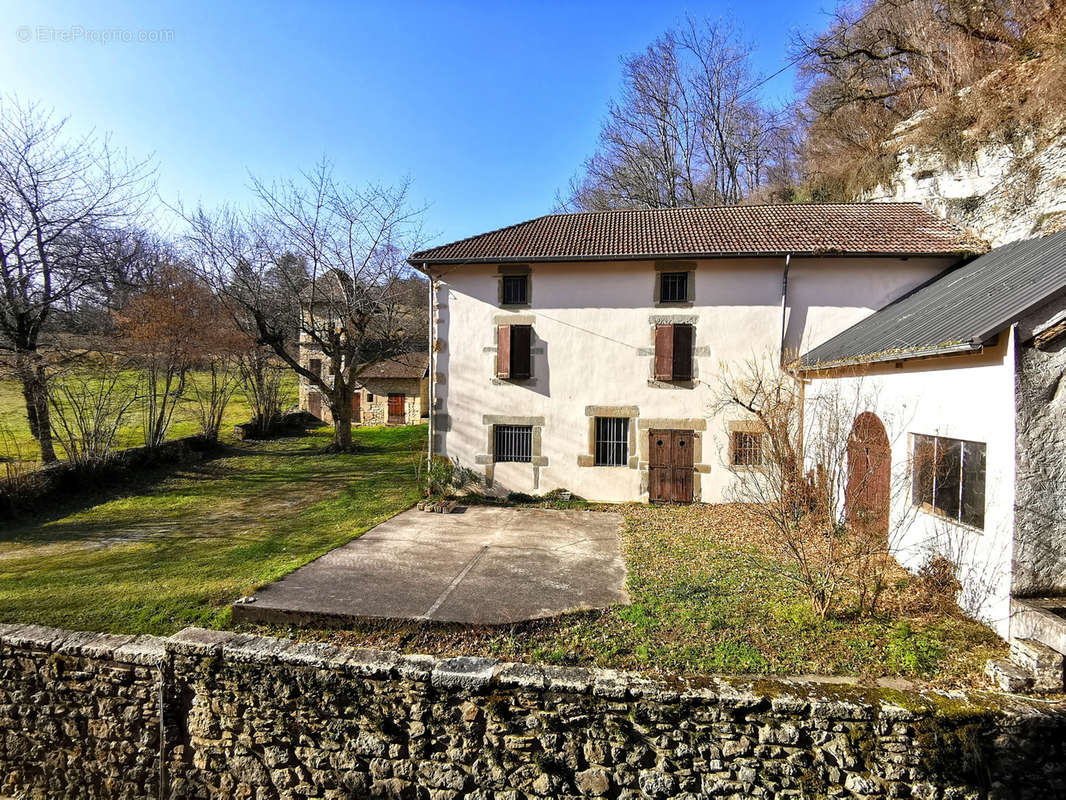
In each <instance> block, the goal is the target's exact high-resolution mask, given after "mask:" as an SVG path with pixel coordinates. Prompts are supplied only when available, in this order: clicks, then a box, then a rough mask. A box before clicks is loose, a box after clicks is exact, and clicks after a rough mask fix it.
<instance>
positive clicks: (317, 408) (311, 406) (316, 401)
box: [307, 392, 322, 419]
mask: <svg viewBox="0 0 1066 800" xmlns="http://www.w3.org/2000/svg"><path fill="white" fill-rule="evenodd" d="M307 410H308V411H309V412H311V415H312V416H314V417H318V418H319V419H322V397H321V395H319V393H318V392H308V393H307Z"/></svg>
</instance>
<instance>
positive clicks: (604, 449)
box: [596, 417, 629, 467]
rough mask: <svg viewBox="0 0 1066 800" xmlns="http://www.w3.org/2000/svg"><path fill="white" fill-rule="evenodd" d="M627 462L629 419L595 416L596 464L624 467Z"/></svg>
mask: <svg viewBox="0 0 1066 800" xmlns="http://www.w3.org/2000/svg"><path fill="white" fill-rule="evenodd" d="M628 462H629V420H628V419H627V418H625V417H596V466H597V467H624V466H626V465H627V464H628Z"/></svg>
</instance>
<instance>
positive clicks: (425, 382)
mask: <svg viewBox="0 0 1066 800" xmlns="http://www.w3.org/2000/svg"><path fill="white" fill-rule="evenodd" d="M357 380H358V381H359V384H360V388H359V391H358V392H357V393H356V395H355V399H354V401H353V402H354V403H356V407H355V408H354V409H353V414H352V418H353V419H354V420H355V421H356V422H357V423H361V424H363V425H417V424H419V423H420V422H422V420H423V418H424V417H426V416H427V415H428V413H429V353H408V354H406V355H402V356H396V357H395V358H387V359H384V360H382V361H376V362H374V363H373V364H369V365H367V366H366V367H364V368H363V369H362V370H360V371H359V374H358V376H357Z"/></svg>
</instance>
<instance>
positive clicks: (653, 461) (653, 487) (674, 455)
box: [648, 430, 693, 503]
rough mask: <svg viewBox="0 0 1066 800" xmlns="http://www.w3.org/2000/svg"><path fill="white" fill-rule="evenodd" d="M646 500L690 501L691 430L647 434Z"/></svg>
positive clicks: (657, 431)
mask: <svg viewBox="0 0 1066 800" xmlns="http://www.w3.org/2000/svg"><path fill="white" fill-rule="evenodd" d="M648 436H649V439H648V444H649V449H650V451H651V452H650V456H649V459H648V499H649V500H651V502H653V503H691V502H692V465H693V458H692V442H693V437H692V431H677V430H653V431H649V433H648Z"/></svg>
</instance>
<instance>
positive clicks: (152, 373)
mask: <svg viewBox="0 0 1066 800" xmlns="http://www.w3.org/2000/svg"><path fill="white" fill-rule="evenodd" d="M115 317H116V319H117V322H118V324H117V328H118V333H119V342H120V346H121V347H122V348H123V349H124V350H125V351H126V352H128V353H129V354H130V355H131V357H132V359H133V363H134V364H135V365H136V366H137V367H138V368H139V369H140V372H141V384H140V392H139V394H140V399H141V404H140V405H141V416H142V422H143V426H144V443H145V445H147V446H148V447H158V446H159V445H160V444H162V443H163V441H164V440H165V439H166V435H167V431H168V429H169V428H170V423H171V420H172V419H173V417H174V411H175V410H176V408H177V406H178V404H179V403H180V402H181V400H182V398H183V396H184V395H185V392H186V388H187V385H188V381H189V373H190V371H191V370H193V369H194V368H196V367H198V366H203V365H204V364H211V365H213V364H215V363H216V361H217V360H219V359H224V358H225V357H227V356H228V355H230V354H232V353H234V352H237V351H239V350H240V349H241V347H242V345H244V344H245V343H246V338H245V337H243V336H241V335H240V332H239V331H238V330H236V328H235V327H234V326H233V325H232V320H231V316H230V315H229V313H228V312H227V310H226V308H225V307H224V306H223V304H222V303H221V302H220V300H219V298H218V297H216V296H215V295H214V293H213V292H212V291H211V289H210V287H209V286H207V285H206V284H205V283H204V282H203V281H201V280H199V279H198V278H196V277H195V276H194V275H193V274H192V273H191V272H189V271H188V270H186V269H184V268H182V267H177V266H174V265H168V266H166V267H163V268H161V269H160V271H159V273H158V275H157V276H156V277H155V279H154V280H153V282H152V284H151V285H150V286H149V287H148V288H147V289H145V290H144V291H143V292H140V293H139V294H136V295H134V296H133V297H132V298H131V299H130V301H129V302H128V303H127V304H126V306H125V307H124V308H123V309H122V310H121V311H118V312H116V314H115ZM219 377H220V376H219V375H218V373H217V370H216V369H212V382H211V384H210V385H209V386H204V387H200V388H201V393H202V392H203V391H206V390H208V389H210V390H211V394H212V396H211V397H210V402H209V407H210V408H209V409H208V412H209V413H208V418H207V420H205V421H212V422H213V420H212V418H213V417H214V416H216V415H219V416H220V415H221V413H222V411H224V409H225V404H224V403H222V400H223V399H224V397H225V395H224V393H223V394H219V392H220V391H221V390H223V389H224V385H221V384H220V383H219V380H218V379H219ZM197 396H198V397H200V394H198V395H197ZM200 399H201V400H203V399H205V398H203V397H200ZM220 403H221V406H222V407H221V409H219V408H218V406H219V404H220ZM219 421H220V422H221V419H220V420H219ZM212 429H213V430H214V432H215V433H216V434H217V426H215V427H212V425H207V429H206V430H205V431H204V433H205V434H206V435H209V436H210V435H211V431H212Z"/></svg>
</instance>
